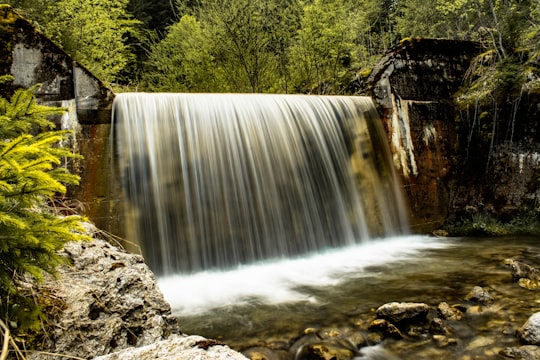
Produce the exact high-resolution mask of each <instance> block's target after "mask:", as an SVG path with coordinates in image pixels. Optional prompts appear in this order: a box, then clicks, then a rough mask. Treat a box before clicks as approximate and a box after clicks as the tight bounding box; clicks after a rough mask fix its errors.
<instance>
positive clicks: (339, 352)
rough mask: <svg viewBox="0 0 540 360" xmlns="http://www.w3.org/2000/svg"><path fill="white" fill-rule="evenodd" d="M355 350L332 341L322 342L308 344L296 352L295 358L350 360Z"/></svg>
mask: <svg viewBox="0 0 540 360" xmlns="http://www.w3.org/2000/svg"><path fill="white" fill-rule="evenodd" d="M354 356H355V351H353V350H352V349H349V348H345V347H342V346H338V345H334V344H331V343H326V342H320V343H314V344H307V345H305V346H303V347H302V348H300V349H299V351H298V352H297V353H296V354H295V360H318V359H320V360H349V359H353V358H354Z"/></svg>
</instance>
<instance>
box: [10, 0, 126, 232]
mask: <svg viewBox="0 0 540 360" xmlns="http://www.w3.org/2000/svg"><path fill="white" fill-rule="evenodd" d="M0 45H1V46H0V59H1V61H0V75H3V74H10V75H12V76H13V82H12V84H10V85H9V86H3V87H2V88H0V93H1V94H2V95H3V96H10V95H11V94H12V93H13V91H14V90H15V89H17V88H29V87H31V86H34V85H36V84H41V86H40V87H39V88H38V89H37V90H36V97H37V101H38V102H39V103H41V104H44V105H50V106H58V107H63V108H65V109H66V110H67V111H66V113H65V114H64V116H59V117H58V118H57V119H53V120H54V122H55V123H56V125H57V127H58V128H62V129H69V130H72V131H73V136H72V137H71V138H70V140H69V143H68V144H67V145H68V146H70V147H71V149H72V150H73V151H74V152H77V153H80V154H81V155H83V156H84V160H80V161H73V162H70V163H69V164H68V166H69V167H70V169H71V170H72V172H74V173H76V174H78V175H79V176H80V177H81V183H80V185H79V186H72V187H70V188H69V190H68V194H67V198H66V199H65V201H66V204H67V205H69V206H72V207H74V208H75V209H77V210H78V211H80V212H82V213H83V214H85V215H86V216H88V217H89V218H90V220H91V221H93V222H94V223H95V224H96V225H97V226H98V227H99V228H100V229H102V230H106V231H110V232H112V233H114V234H116V235H119V236H122V231H123V230H121V229H122V227H121V226H119V222H120V220H119V217H120V213H121V212H120V211H118V208H117V204H119V196H120V195H119V194H120V192H119V187H117V184H116V178H115V176H114V172H113V171H112V169H111V166H113V165H112V164H114V162H113V159H112V158H111V154H112V152H111V149H110V142H111V108H112V101H113V98H114V94H113V93H112V91H111V90H110V89H109V88H107V87H106V86H105V85H104V84H103V83H102V82H101V81H100V80H99V79H97V78H95V77H94V76H93V75H92V74H91V73H90V72H89V71H88V70H87V69H85V68H84V67H82V66H80V65H79V64H78V63H76V62H74V61H73V59H71V58H70V57H69V56H68V55H67V54H66V53H65V52H64V51H62V50H61V49H60V48H58V47H57V46H56V45H55V44H54V43H53V42H51V41H50V40H49V39H48V38H46V37H45V36H43V35H42V34H41V33H39V32H38V31H37V30H36V29H35V28H34V27H33V26H32V25H31V24H30V23H29V22H28V21H26V20H25V19H23V18H21V17H20V16H19V15H17V14H16V13H15V12H13V10H12V9H11V7H9V6H7V5H0Z"/></svg>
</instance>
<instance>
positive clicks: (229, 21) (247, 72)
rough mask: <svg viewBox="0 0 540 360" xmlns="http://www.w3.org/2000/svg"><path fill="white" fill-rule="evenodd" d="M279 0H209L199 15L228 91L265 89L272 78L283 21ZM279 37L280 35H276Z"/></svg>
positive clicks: (277, 62) (274, 74)
mask: <svg viewBox="0 0 540 360" xmlns="http://www.w3.org/2000/svg"><path fill="white" fill-rule="evenodd" d="M282 4H284V2H280V0H268V1H263V0H255V1H254V0H209V1H206V2H204V3H202V4H201V6H200V8H199V11H198V17H199V19H200V20H201V21H202V22H204V23H205V24H206V26H207V27H208V29H209V31H210V33H211V34H212V38H211V42H212V52H213V54H214V57H215V58H216V60H217V65H218V71H219V73H218V76H220V78H222V79H223V81H224V83H225V84H228V87H229V89H228V90H229V91H236V92H264V91H265V90H267V89H268V88H269V87H270V84H272V83H274V82H275V76H276V73H279V72H278V70H277V69H278V66H279V65H278V64H279V61H278V59H277V54H276V52H275V51H276V48H277V46H278V45H277V44H278V42H279V41H281V40H283V38H282V37H281V36H286V33H284V32H280V31H278V29H280V27H281V26H282V25H283V20H284V18H283V17H281V18H280V15H281V14H284V13H283V12H282V11H285V10H286V7H285V8H283V7H280V5H282ZM280 35H281V36H280ZM276 36H277V37H279V38H276Z"/></svg>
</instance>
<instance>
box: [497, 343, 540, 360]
mask: <svg viewBox="0 0 540 360" xmlns="http://www.w3.org/2000/svg"><path fill="white" fill-rule="evenodd" d="M499 355H502V356H504V357H507V358H510V359H516V360H537V359H540V347H538V346H534V345H525V346H521V347H519V348H506V349H504V350H502V351H501V352H500V353H499Z"/></svg>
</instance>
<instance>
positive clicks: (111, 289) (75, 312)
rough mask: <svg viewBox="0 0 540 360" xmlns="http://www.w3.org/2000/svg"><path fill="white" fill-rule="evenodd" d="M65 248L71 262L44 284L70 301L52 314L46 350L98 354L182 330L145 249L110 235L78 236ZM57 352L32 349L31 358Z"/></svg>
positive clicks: (44, 357)
mask: <svg viewBox="0 0 540 360" xmlns="http://www.w3.org/2000/svg"><path fill="white" fill-rule="evenodd" d="M64 253H65V255H66V256H68V257H69V258H70V260H71V261H72V265H71V266H64V267H62V268H60V269H59V276H58V278H57V279H51V280H50V281H49V282H46V283H45V284H43V287H44V288H45V289H47V291H49V292H51V293H54V294H55V295H56V296H57V297H58V298H59V299H61V301H62V302H63V303H64V305H65V309H64V310H63V311H62V312H60V313H58V314H56V316H55V318H52V319H51V321H50V324H49V328H48V329H47V334H48V337H47V341H46V343H45V344H44V349H42V350H43V351H47V352H50V353H61V354H65V355H69V356H75V357H82V358H86V359H88V358H93V357H96V356H100V355H105V354H109V353H112V352H115V351H118V350H121V349H125V348H128V347H139V346H145V345H149V344H152V343H154V342H157V341H161V340H164V339H166V338H167V337H168V336H169V335H170V334H174V333H180V331H179V329H178V325H177V323H176V319H175V318H174V317H173V316H172V315H171V309H170V305H169V304H168V303H167V302H166V301H165V299H164V297H163V294H162V293H161V291H160V290H159V288H158V286H157V284H156V280H155V278H154V275H153V273H152V272H151V271H150V269H149V268H148V266H146V264H145V263H144V261H143V259H142V257H141V256H140V255H134V254H128V253H126V252H124V251H122V250H120V249H118V248H116V247H114V246H112V245H110V244H109V243H107V242H106V241H103V240H100V239H93V240H92V241H90V242H74V243H69V244H67V245H66V246H65V250H64ZM49 358H51V359H52V358H53V357H52V356H50V357H48V356H46V355H43V354H41V355H38V354H32V355H29V356H28V359H40V360H45V359H49Z"/></svg>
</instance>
